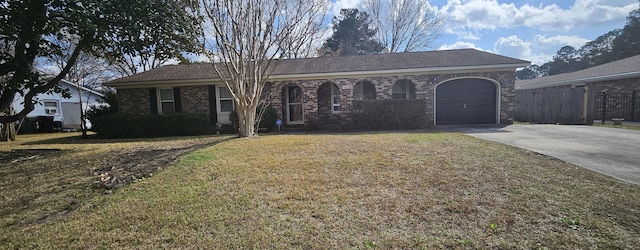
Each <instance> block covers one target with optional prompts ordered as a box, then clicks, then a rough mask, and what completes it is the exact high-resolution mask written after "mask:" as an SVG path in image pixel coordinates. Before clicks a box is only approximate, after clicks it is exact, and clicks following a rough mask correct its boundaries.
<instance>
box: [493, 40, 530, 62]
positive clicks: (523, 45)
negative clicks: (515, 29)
mask: <svg viewBox="0 0 640 250" xmlns="http://www.w3.org/2000/svg"><path fill="white" fill-rule="evenodd" d="M494 51H495V52H496V53H498V54H501V55H505V56H511V57H516V58H524V57H526V56H530V55H531V42H528V41H525V40H523V39H521V38H519V37H518V36H516V35H513V36H508V37H500V38H499V39H498V41H496V43H495V45H494Z"/></svg>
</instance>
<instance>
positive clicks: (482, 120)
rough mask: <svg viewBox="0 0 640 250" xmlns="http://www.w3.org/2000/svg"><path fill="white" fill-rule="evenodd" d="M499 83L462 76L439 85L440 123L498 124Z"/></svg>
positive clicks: (438, 114) (437, 115)
mask: <svg viewBox="0 0 640 250" xmlns="http://www.w3.org/2000/svg"><path fill="white" fill-rule="evenodd" d="M497 92H498V91H497V87H496V84H495V83H493V82H491V81H489V80H484V79H474V78H466V79H458V80H452V81H448V82H445V83H442V84H440V85H438V86H437V87H436V125H466V124H496V123H498V122H497V109H498V99H497V96H498V95H497Z"/></svg>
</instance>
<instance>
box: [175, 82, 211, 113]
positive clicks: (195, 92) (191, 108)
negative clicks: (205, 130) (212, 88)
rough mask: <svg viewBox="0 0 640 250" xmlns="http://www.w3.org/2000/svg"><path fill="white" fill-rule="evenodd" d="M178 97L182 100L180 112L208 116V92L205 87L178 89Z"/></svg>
mask: <svg viewBox="0 0 640 250" xmlns="http://www.w3.org/2000/svg"><path fill="white" fill-rule="evenodd" d="M180 97H181V99H182V112H185V113H194V114H205V115H208V114H209V90H208V88H207V86H188V87H180ZM214 98H215V97H214Z"/></svg>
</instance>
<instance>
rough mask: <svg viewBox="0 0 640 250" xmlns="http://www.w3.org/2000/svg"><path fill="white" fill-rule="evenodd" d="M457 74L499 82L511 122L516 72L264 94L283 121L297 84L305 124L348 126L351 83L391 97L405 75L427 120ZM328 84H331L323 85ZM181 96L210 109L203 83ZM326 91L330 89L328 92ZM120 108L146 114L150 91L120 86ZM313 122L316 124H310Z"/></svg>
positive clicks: (344, 83)
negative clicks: (442, 87)
mask: <svg viewBox="0 0 640 250" xmlns="http://www.w3.org/2000/svg"><path fill="white" fill-rule="evenodd" d="M458 78H482V79H488V80H491V81H494V82H497V83H498V84H499V85H500V123H501V124H511V123H513V115H514V110H515V93H514V84H515V73H514V72H477V73H454V74H423V75H398V76H379V77H368V78H334V79H329V80H299V81H286V82H273V83H269V84H267V86H266V87H265V89H264V91H265V92H264V93H263V96H270V97H271V98H270V100H269V101H268V103H270V104H271V105H272V106H273V107H274V108H276V110H277V111H278V113H279V115H280V117H281V118H282V119H283V120H285V121H286V119H285V116H284V113H283V112H284V110H285V107H284V104H285V103H286V100H285V99H284V98H285V96H286V87H287V86H298V87H301V88H302V91H303V95H304V96H303V101H304V104H303V110H304V119H305V124H306V125H307V126H310V125H317V123H322V121H324V122H326V123H327V122H328V123H332V124H337V125H338V126H343V127H348V126H349V124H350V123H351V110H352V101H353V89H354V86H355V85H356V84H357V83H358V82H360V81H363V80H366V81H369V82H371V83H372V84H374V86H375V88H376V99H391V98H392V91H391V88H392V86H393V84H394V83H395V82H396V81H398V80H402V79H408V80H410V81H411V82H412V83H413V84H415V88H416V98H417V99H425V100H426V105H427V109H426V110H427V113H426V114H424V115H425V116H426V117H427V120H428V124H433V123H434V94H435V88H436V86H437V85H438V84H439V83H442V82H445V81H448V80H453V79H458ZM327 82H329V83H333V84H336V85H337V86H338V88H339V90H340V95H341V107H340V112H339V113H332V112H331V109H330V99H328V97H327V98H324V99H323V98H320V99H319V98H318V96H319V94H320V96H324V95H327V96H328V95H329V94H328V93H330V89H329V88H323V89H321V88H320V86H322V84H324V83H327ZM326 86H330V85H328V84H327V85H326ZM180 91H181V97H182V110H183V112H189V113H201V114H208V113H209V102H208V98H215V97H209V96H208V91H207V87H206V86H186V87H180ZM327 91H329V92H327ZM118 98H119V105H120V110H121V112H122V113H125V114H149V113H150V110H149V92H148V89H120V90H118ZM313 123H316V124H313Z"/></svg>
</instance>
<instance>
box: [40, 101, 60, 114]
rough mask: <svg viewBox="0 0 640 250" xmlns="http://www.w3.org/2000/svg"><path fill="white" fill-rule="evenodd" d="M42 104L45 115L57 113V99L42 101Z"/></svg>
mask: <svg viewBox="0 0 640 250" xmlns="http://www.w3.org/2000/svg"><path fill="white" fill-rule="evenodd" d="M42 104H43V105H44V113H45V114H47V115H55V114H57V113H58V109H59V107H58V102H57V101H44V102H43V103H42Z"/></svg>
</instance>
